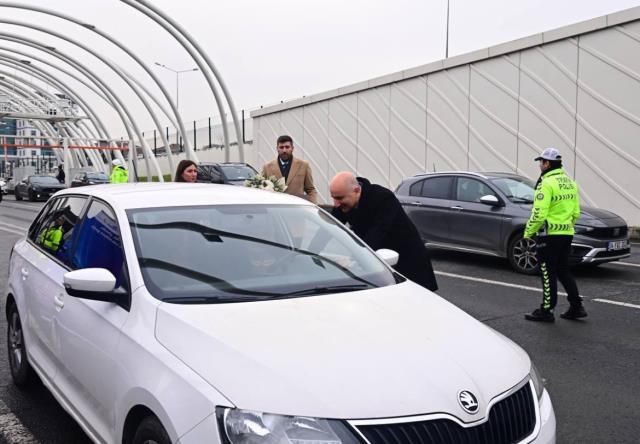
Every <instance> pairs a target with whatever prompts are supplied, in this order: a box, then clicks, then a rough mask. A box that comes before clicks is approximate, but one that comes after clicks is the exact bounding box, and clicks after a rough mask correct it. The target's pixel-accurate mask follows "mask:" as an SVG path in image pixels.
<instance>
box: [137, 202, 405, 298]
mask: <svg viewBox="0 0 640 444" xmlns="http://www.w3.org/2000/svg"><path fill="white" fill-rule="evenodd" d="M127 213H128V217H129V223H130V225H131V230H132V233H133V238H134V243H135V247H136V252H137V256H138V260H139V264H140V268H141V270H142V273H143V277H144V280H145V284H146V286H147V289H148V290H149V291H150V293H151V294H152V295H153V296H154V297H156V298H158V299H161V300H163V301H166V302H175V303H224V302H242V301H255V300H264V299H276V298H287V297H300V296H307V295H314V294H326V293H336V292H344V291H354V290H362V289H367V288H376V287H382V286H386V285H391V284H394V283H396V282H398V280H397V279H398V277H397V275H395V274H394V273H392V272H391V271H390V270H389V268H387V266H386V265H384V263H383V262H382V261H381V260H380V259H378V257H377V256H376V255H375V254H373V253H372V252H371V251H370V250H369V249H368V248H367V247H366V246H365V245H364V244H363V243H362V242H361V241H359V240H357V239H356V238H355V237H354V236H353V235H352V234H351V233H350V232H349V231H348V230H347V229H345V228H344V227H343V226H342V225H341V224H339V223H337V222H335V221H334V220H333V219H332V218H331V217H330V216H328V215H327V214H326V213H324V211H322V210H320V209H318V208H317V207H312V206H306V205H302V206H298V205H269V206H266V205H218V206H197V207H170V208H153V209H140V210H129V211H128V212H127ZM399 279H401V278H399Z"/></svg>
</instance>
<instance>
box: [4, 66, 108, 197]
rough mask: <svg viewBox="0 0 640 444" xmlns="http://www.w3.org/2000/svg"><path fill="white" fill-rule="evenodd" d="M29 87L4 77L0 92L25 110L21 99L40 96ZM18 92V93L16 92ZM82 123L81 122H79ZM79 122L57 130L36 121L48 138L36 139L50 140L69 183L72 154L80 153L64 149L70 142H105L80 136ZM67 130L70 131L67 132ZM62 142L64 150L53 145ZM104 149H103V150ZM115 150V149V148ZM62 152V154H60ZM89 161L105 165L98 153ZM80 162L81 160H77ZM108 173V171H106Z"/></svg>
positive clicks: (73, 122) (80, 163) (80, 164)
mask: <svg viewBox="0 0 640 444" xmlns="http://www.w3.org/2000/svg"><path fill="white" fill-rule="evenodd" d="M18 80H21V81H23V80H24V79H20V78H18ZM25 83H27V84H28V88H31V87H34V86H35V85H32V84H29V82H26V81H25ZM2 85H4V87H5V88H2V87H1V86H2ZM28 88H27V87H23V86H22V85H17V84H15V83H9V82H6V81H5V78H4V77H2V78H0V90H4V91H5V92H6V94H7V95H8V96H11V97H13V98H14V99H16V98H17V99H18V100H17V101H16V105H17V106H22V107H23V108H27V107H28V106H26V105H25V103H24V102H23V101H20V100H19V99H20V98H23V97H28V96H32V97H34V98H37V97H38V96H37V95H36V94H34V93H33V92H31V91H29V89H28ZM35 88H36V90H38V92H40V93H43V92H44V93H46V91H44V90H42V89H41V88H39V89H38V87H35ZM16 90H17V91H16ZM17 92H19V93H20V94H17ZM30 108H35V106H33V107H30ZM40 111H41V112H43V113H44V112H45V111H46V110H44V109H40ZM78 122H80V121H78ZM78 122H75V121H69V122H67V125H68V126H65V127H62V128H57V127H54V125H52V124H50V123H49V122H46V121H34V125H36V127H38V129H39V130H40V131H41V132H42V133H43V134H45V135H46V136H44V137H36V138H40V139H49V143H50V144H51V145H52V146H51V148H52V149H53V151H54V153H55V154H56V157H57V158H58V160H59V161H64V169H65V174H66V177H67V179H68V180H67V182H68V181H69V180H70V174H69V164H70V162H69V161H70V159H71V158H72V154H70V153H76V154H77V153H78V151H75V150H73V151H69V150H68V149H64V148H66V147H69V146H70V142H72V141H73V140H74V139H75V140H84V141H85V143H91V141H101V140H104V139H102V138H100V139H95V138H91V137H87V136H86V134H81V135H78V134H77V132H82V129H80V128H79V127H78V126H77V124H78ZM67 129H68V130H69V131H67ZM60 132H62V133H64V135H61V134H60ZM70 132H74V133H76V134H75V135H74V134H70ZM13 137H16V138H20V137H21V136H18V135H14V136H13ZM23 137H25V138H29V136H23ZM54 139H55V140H62V146H63V149H60V145H59V144H58V145H56V144H55V143H52V142H53V140H54ZM109 142H111V141H109ZM97 149H98V148H96V149H89V150H88V151H89V152H93V151H96V150H97ZM101 149H102V148H101ZM114 149H115V147H114ZM60 151H61V152H60ZM70 156H71V157H70ZM89 159H90V160H91V161H92V163H93V164H94V165H104V163H103V161H102V159H101V158H100V157H99V156H98V155H97V153H96V154H95V157H94V158H93V159H92V158H91V156H89ZM77 160H79V159H77ZM79 166H83V164H82V162H79ZM104 172H107V173H108V171H104ZM67 185H69V183H67Z"/></svg>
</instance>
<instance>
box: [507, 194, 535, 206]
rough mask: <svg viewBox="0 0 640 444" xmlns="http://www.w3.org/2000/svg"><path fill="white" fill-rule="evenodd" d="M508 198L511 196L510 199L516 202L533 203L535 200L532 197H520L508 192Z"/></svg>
mask: <svg viewBox="0 0 640 444" xmlns="http://www.w3.org/2000/svg"><path fill="white" fill-rule="evenodd" d="M507 198H509V199H510V200H512V201H513V202H514V203H515V202H518V203H529V204H530V203H533V201H532V200H531V199H526V198H524V197H518V196H513V195H511V194H507Z"/></svg>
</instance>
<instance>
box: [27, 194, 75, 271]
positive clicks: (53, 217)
mask: <svg viewBox="0 0 640 444" xmlns="http://www.w3.org/2000/svg"><path fill="white" fill-rule="evenodd" d="M57 200H59V201H60V204H59V205H58V206H56V207H54V208H53V211H51V212H49V213H48V214H47V217H46V218H45V219H43V223H42V225H41V226H40V227H39V228H38V234H37V237H36V238H35V240H34V241H35V243H36V245H39V246H40V247H42V248H43V249H44V250H45V251H47V252H48V253H50V254H52V255H54V256H55V257H56V258H58V259H60V260H61V261H62V262H63V263H65V264H67V265H68V258H69V254H70V251H71V245H72V241H73V235H74V229H75V226H76V224H77V223H78V219H79V218H80V216H81V215H82V210H83V208H84V206H85V205H86V203H87V199H86V198H84V197H77V196H72V197H64V198H60V199H57Z"/></svg>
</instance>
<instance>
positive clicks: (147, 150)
mask: <svg viewBox="0 0 640 444" xmlns="http://www.w3.org/2000/svg"><path fill="white" fill-rule="evenodd" d="M0 23H5V24H9V25H14V26H21V27H25V28H29V29H33V30H36V31H40V32H43V33H45V34H47V35H50V36H53V37H57V38H59V39H62V40H65V41H67V42H69V43H71V44H73V45H75V46H77V47H79V48H81V49H83V50H85V51H86V52H88V53H89V54H91V55H93V56H94V57H96V58H97V59H99V60H100V61H101V62H102V63H104V64H105V65H106V66H108V67H109V68H110V69H111V70H112V71H114V72H115V73H116V74H117V75H118V77H120V78H121V79H122V80H123V81H124V82H125V83H126V84H127V85H128V86H129V87H130V88H131V89H132V90H133V92H134V93H135V94H136V96H137V97H138V99H140V101H141V102H142V103H143V104H144V105H145V107H146V108H147V110H149V111H150V112H152V110H151V107H150V106H149V103H148V102H147V100H146V99H145V98H144V96H143V95H142V93H141V92H140V91H139V89H138V88H137V86H135V85H134V84H133V83H132V82H131V81H130V80H129V79H128V78H127V76H125V75H124V74H123V73H122V69H121V68H120V67H119V66H117V65H116V64H115V63H113V62H111V61H110V60H109V59H107V58H106V57H103V56H102V55H100V54H99V53H98V52H96V51H94V50H93V49H91V48H89V47H88V46H86V45H84V44H83V43H80V42H77V41H75V40H74V39H72V38H70V37H67V36H65V35H63V34H60V33H58V32H56V31H52V30H50V29H47V28H44V27H42V26H38V25H33V24H31V23H25V22H20V21H17V20H8V19H5V18H0ZM121 106H122V109H123V111H124V113H125V114H126V115H127V117H128V118H129V122H130V123H131V126H132V127H133V132H134V133H135V135H136V137H137V138H138V141H139V142H140V145H141V146H142V149H143V153H144V160H145V162H146V164H147V179H148V180H151V174H150V173H151V170H150V168H149V163H148V162H149V158H151V159H152V162H153V166H154V168H155V170H156V174H157V175H158V179H159V180H160V181H164V179H163V176H162V171H161V170H160V166H159V165H158V162H157V160H156V158H155V157H153V156H152V155H151V148H149V145H148V144H147V141H146V140H145V139H144V137H143V136H142V133H141V131H140V128H139V127H138V125H137V123H136V121H135V119H133V116H132V114H131V112H130V111H129V108H128V107H127V106H126V105H125V104H124V103H122V104H121ZM135 158H137V154H136V155H135V156H134V159H135Z"/></svg>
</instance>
